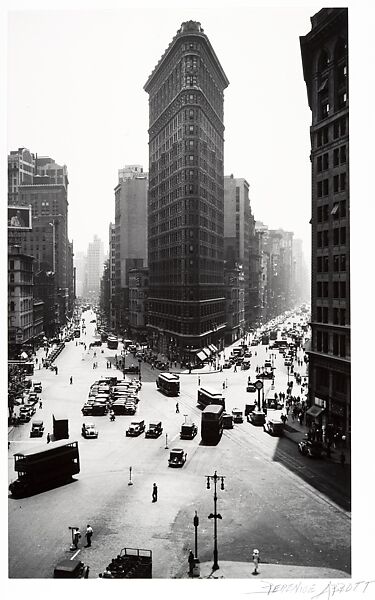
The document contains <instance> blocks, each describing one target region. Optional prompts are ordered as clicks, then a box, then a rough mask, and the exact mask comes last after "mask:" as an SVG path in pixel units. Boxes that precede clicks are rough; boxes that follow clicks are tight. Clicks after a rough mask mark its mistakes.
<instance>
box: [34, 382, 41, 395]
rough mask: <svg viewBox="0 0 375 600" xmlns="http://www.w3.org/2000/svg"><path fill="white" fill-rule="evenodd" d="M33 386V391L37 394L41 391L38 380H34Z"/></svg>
mask: <svg viewBox="0 0 375 600" xmlns="http://www.w3.org/2000/svg"><path fill="white" fill-rule="evenodd" d="M33 387H34V392H36V393H37V394H41V393H42V384H41V382H40V381H35V382H34V386H33Z"/></svg>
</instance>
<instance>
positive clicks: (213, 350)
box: [208, 344, 218, 353]
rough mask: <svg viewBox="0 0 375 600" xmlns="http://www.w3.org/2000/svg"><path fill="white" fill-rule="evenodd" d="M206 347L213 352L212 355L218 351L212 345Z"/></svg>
mask: <svg viewBox="0 0 375 600" xmlns="http://www.w3.org/2000/svg"><path fill="white" fill-rule="evenodd" d="M208 347H209V349H210V350H211V352H213V353H215V352H218V349H217V348H216V346H215V345H214V344H209V346H208Z"/></svg>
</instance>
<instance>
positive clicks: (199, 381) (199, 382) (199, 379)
mask: <svg viewBox="0 0 375 600" xmlns="http://www.w3.org/2000/svg"><path fill="white" fill-rule="evenodd" d="M200 384H201V378H200V376H199V375H198V385H200Z"/></svg>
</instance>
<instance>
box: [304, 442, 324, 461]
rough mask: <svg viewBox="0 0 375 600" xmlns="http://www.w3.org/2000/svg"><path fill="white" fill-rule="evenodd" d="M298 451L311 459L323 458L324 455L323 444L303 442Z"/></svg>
mask: <svg viewBox="0 0 375 600" xmlns="http://www.w3.org/2000/svg"><path fill="white" fill-rule="evenodd" d="M298 450H299V451H300V452H301V454H303V455H304V456H310V457H311V458H321V456H322V454H323V444H322V442H315V441H310V440H302V441H301V442H299V444H298Z"/></svg>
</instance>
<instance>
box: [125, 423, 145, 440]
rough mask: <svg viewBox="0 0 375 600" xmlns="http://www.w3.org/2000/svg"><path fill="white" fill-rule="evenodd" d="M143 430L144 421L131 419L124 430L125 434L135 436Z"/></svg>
mask: <svg viewBox="0 0 375 600" xmlns="http://www.w3.org/2000/svg"><path fill="white" fill-rule="evenodd" d="M144 430H145V422H144V421H132V422H131V423H130V425H129V427H128V429H127V430H126V436H127V437H128V436H131V437H135V436H137V435H140V434H141V433H143V432H144Z"/></svg>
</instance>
